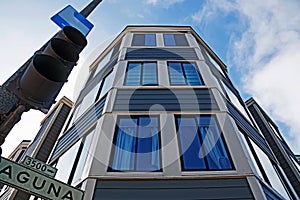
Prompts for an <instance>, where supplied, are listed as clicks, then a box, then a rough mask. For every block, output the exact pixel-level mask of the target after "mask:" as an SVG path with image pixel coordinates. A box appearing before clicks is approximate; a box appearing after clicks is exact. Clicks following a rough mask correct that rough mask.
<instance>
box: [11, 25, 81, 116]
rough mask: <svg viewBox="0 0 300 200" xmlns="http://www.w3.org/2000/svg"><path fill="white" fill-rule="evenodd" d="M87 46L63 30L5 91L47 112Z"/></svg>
mask: <svg viewBox="0 0 300 200" xmlns="http://www.w3.org/2000/svg"><path fill="white" fill-rule="evenodd" d="M86 45H87V40H86V38H85V36H84V35H83V34H82V33H81V32H80V31H79V30H77V29H76V28H74V27H71V26H65V27H64V28H63V29H62V30H61V31H59V32H58V33H57V34H56V35H55V36H54V37H53V38H52V39H51V40H50V41H49V42H48V43H46V45H44V46H43V47H42V48H41V49H40V50H39V51H37V52H36V53H35V55H34V56H33V57H32V58H31V59H30V60H29V61H28V62H27V66H26V67H25V68H24V72H23V73H22V74H20V75H19V76H17V77H16V80H15V81H14V82H15V83H14V84H10V85H8V87H7V89H8V90H9V91H11V92H12V93H14V94H15V95H16V96H17V97H18V98H20V99H22V100H23V101H24V102H26V103H27V104H29V105H31V106H32V107H33V108H35V109H39V110H41V111H47V110H48V109H49V108H50V107H51V105H52V104H53V103H54V100H55V98H56V96H57V95H58V93H59V91H60V90H61V88H62V86H63V84H64V83H65V82H66V81H67V78H68V76H69V74H70V72H71V71H72V69H73V67H74V66H75V65H76V62H77V61H78V59H79V53H80V52H81V51H82V50H83V48H84V47H85V46H86Z"/></svg>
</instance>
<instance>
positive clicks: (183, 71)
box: [180, 62, 188, 85]
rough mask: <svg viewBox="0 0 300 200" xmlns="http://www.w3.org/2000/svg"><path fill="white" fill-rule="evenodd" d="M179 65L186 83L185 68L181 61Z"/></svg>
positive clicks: (186, 83)
mask: <svg viewBox="0 0 300 200" xmlns="http://www.w3.org/2000/svg"><path fill="white" fill-rule="evenodd" d="M180 66H181V70H182V75H183V78H184V82H185V85H188V81H187V76H186V73H185V68H184V65H183V63H182V62H181V63H180Z"/></svg>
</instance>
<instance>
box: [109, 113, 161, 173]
mask: <svg viewBox="0 0 300 200" xmlns="http://www.w3.org/2000/svg"><path fill="white" fill-rule="evenodd" d="M113 144H114V148H113V150H112V152H111V162H110V163H111V165H110V167H109V171H161V153H160V146H161V144H160V132H159V117H158V116H121V117H119V119H118V125H117V127H116V131H115V137H114V142H113Z"/></svg>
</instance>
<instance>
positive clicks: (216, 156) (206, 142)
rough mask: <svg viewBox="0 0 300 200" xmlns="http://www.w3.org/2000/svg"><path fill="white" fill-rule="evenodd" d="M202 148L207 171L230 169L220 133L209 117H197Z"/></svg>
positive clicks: (213, 120) (212, 118)
mask: <svg viewBox="0 0 300 200" xmlns="http://www.w3.org/2000/svg"><path fill="white" fill-rule="evenodd" d="M198 123H199V130H200V134H201V137H202V140H203V142H202V146H203V148H204V151H205V153H206V158H207V162H208V168H209V169H232V166H231V163H230V160H229V158H228V154H227V151H226V149H225V146H224V143H223V139H222V137H221V133H220V131H219V129H218V127H217V124H216V122H215V118H214V117H211V116H200V117H198Z"/></svg>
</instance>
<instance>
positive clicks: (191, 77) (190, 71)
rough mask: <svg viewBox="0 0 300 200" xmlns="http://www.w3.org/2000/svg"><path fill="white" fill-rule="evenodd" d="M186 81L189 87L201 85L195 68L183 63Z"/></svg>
mask: <svg viewBox="0 0 300 200" xmlns="http://www.w3.org/2000/svg"><path fill="white" fill-rule="evenodd" d="M183 68H184V71H185V75H186V79H187V82H188V84H189V85H202V81H201V79H200V76H199V73H198V71H197V69H196V66H195V65H194V64H192V63H183Z"/></svg>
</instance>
